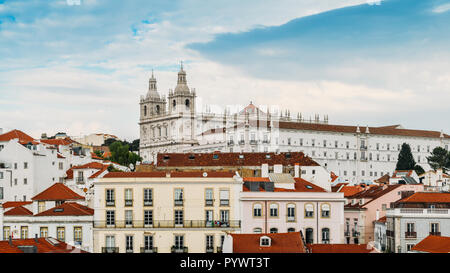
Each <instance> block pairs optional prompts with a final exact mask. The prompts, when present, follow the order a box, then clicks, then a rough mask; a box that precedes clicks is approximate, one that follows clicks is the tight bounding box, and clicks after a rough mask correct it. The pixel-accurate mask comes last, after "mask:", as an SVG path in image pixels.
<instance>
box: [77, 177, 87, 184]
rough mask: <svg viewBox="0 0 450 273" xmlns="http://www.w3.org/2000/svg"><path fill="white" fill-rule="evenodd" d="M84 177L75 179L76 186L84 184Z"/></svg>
mask: <svg viewBox="0 0 450 273" xmlns="http://www.w3.org/2000/svg"><path fill="white" fill-rule="evenodd" d="M84 182H85V181H84V177H82V176H80V177H77V179H76V183H77V184H84Z"/></svg>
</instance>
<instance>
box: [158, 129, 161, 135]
mask: <svg viewBox="0 0 450 273" xmlns="http://www.w3.org/2000/svg"><path fill="white" fill-rule="evenodd" d="M158 136H161V127H158Z"/></svg>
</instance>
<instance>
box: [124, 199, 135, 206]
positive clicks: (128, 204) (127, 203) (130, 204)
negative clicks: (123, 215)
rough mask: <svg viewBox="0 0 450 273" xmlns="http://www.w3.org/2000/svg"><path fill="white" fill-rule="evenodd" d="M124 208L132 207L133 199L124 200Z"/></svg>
mask: <svg viewBox="0 0 450 273" xmlns="http://www.w3.org/2000/svg"><path fill="white" fill-rule="evenodd" d="M125 206H126V207H131V206H133V199H125Z"/></svg>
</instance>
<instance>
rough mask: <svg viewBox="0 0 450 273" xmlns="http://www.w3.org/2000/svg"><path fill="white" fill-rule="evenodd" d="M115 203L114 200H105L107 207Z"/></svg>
mask: <svg viewBox="0 0 450 273" xmlns="http://www.w3.org/2000/svg"><path fill="white" fill-rule="evenodd" d="M115 204H116V201H115V200H113V199H112V200H106V206H107V207H114V206H115Z"/></svg>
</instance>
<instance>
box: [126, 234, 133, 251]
mask: <svg viewBox="0 0 450 273" xmlns="http://www.w3.org/2000/svg"><path fill="white" fill-rule="evenodd" d="M125 252H127V253H133V236H131V235H127V236H125Z"/></svg>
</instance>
